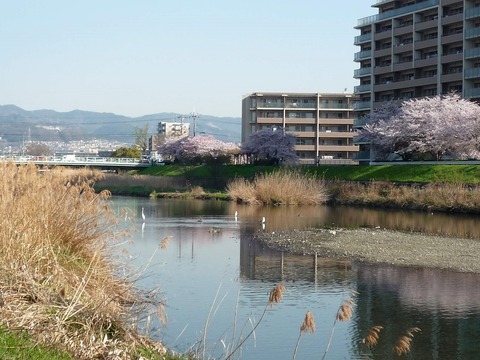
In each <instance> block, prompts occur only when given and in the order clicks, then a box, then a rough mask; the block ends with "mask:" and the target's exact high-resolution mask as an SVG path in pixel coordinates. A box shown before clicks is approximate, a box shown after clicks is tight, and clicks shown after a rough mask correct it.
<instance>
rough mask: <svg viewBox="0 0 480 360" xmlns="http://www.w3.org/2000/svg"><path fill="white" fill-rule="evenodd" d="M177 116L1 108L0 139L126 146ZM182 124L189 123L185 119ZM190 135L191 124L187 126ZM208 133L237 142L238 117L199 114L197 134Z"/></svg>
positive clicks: (4, 143) (176, 119) (239, 121)
mask: <svg viewBox="0 0 480 360" xmlns="http://www.w3.org/2000/svg"><path fill="white" fill-rule="evenodd" d="M179 116H180V114H176V113H158V114H151V115H144V116H141V117H136V118H132V117H127V116H122V115H116V114H112V113H97V112H90V111H82V110H74V111H69V112H57V111H53V110H34V111H27V110H23V109H21V108H19V107H18V106H15V105H0V140H1V142H2V143H3V145H17V144H21V143H22V142H25V141H30V140H31V141H60V142H69V141H78V140H93V139H104V140H110V141H118V142H122V143H127V144H133V143H134V142H135V136H134V134H135V128H143V127H144V126H145V125H147V124H148V129H149V134H154V133H156V132H157V125H158V123H159V122H180V118H179ZM183 121H184V122H190V123H192V121H193V119H192V118H189V117H188V116H187V117H186V118H185V119H184V120H183ZM190 129H191V132H192V131H193V124H191V125H190ZM202 133H205V134H209V135H212V136H214V137H216V138H217V139H220V140H222V141H226V142H240V138H241V118H235V117H215V116H210V115H203V114H199V117H197V118H196V134H197V135H198V134H202Z"/></svg>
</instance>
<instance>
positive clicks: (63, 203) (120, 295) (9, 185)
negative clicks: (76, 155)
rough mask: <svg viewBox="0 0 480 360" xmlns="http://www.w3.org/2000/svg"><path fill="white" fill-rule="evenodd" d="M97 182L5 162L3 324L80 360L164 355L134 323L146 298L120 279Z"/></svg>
mask: <svg viewBox="0 0 480 360" xmlns="http://www.w3.org/2000/svg"><path fill="white" fill-rule="evenodd" d="M97 178H98V173H97V174H96V173H93V172H89V171H85V172H84V173H79V172H75V173H74V175H72V174H68V173H65V172H61V171H52V172H44V173H39V172H38V170H37V169H36V168H35V166H33V165H26V166H19V167H17V166H16V165H15V164H13V163H5V162H1V163H0V295H1V298H2V300H3V305H2V306H0V324H1V325H2V326H4V327H6V328H8V329H9V330H11V331H27V332H28V333H29V334H30V335H31V336H32V337H33V338H34V339H35V340H36V341H38V342H40V343H43V344H46V345H47V346H53V347H56V348H60V349H62V350H66V351H68V352H69V353H71V354H72V355H73V356H74V357H75V358H80V359H92V358H104V359H110V358H112V359H113V358H125V359H129V358H133V357H134V354H135V352H136V351H137V349H138V346H146V347H150V348H154V349H156V350H158V351H161V350H162V348H161V346H160V345H157V344H154V343H153V342H151V341H149V340H148V339H146V338H144V337H142V336H140V335H138V334H137V333H136V332H134V331H133V330H131V325H129V323H130V321H131V315H132V312H131V311H132V305H133V304H135V303H137V302H138V301H139V300H140V297H139V295H138V294H136V293H135V292H134V290H133V289H132V285H131V283H130V282H129V281H128V280H127V279H121V278H119V277H116V276H114V274H115V273H116V270H117V269H116V268H115V267H114V265H113V263H112V262H111V261H110V260H109V257H108V255H107V253H106V251H105V250H106V249H107V241H109V240H113V238H112V236H113V235H112V234H113V233H114V226H115V224H114V221H113V216H111V213H110V211H109V209H108V206H107V203H106V201H105V200H106V199H107V198H108V195H109V194H108V193H107V192H102V193H100V194H96V193H95V192H94V191H93V190H92V187H91V185H92V184H93V182H95V181H96V179H97Z"/></svg>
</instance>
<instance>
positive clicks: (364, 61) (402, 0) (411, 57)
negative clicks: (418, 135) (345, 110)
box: [354, 0, 480, 126]
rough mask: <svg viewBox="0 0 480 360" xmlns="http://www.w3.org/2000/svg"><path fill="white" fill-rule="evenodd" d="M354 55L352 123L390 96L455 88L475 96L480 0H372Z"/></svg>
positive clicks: (478, 93) (478, 89) (479, 95)
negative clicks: (371, 11)
mask: <svg viewBox="0 0 480 360" xmlns="http://www.w3.org/2000/svg"><path fill="white" fill-rule="evenodd" d="M372 7H375V8H377V9H378V14H376V15H373V16H369V17H365V18H362V19H360V20H359V21H358V25H357V26H356V29H358V30H359V31H360V35H358V36H356V37H355V41H354V43H355V45H358V46H359V47H360V51H359V52H357V53H356V54H355V56H354V61H355V62H357V63H358V64H359V68H358V69H357V70H355V72H354V77H355V78H356V79H358V80H359V82H360V84H359V85H358V86H356V87H355V88H354V94H355V95H356V96H357V97H358V102H357V103H355V104H354V109H355V118H356V120H355V125H356V126H362V125H364V124H365V121H366V120H364V119H363V115H365V114H368V113H369V112H370V111H371V110H372V109H375V108H378V107H380V106H381V104H382V103H384V102H386V101H390V100H394V101H399V102H401V101H403V100H406V99H410V98H418V97H425V96H434V95H437V94H445V93H448V92H452V91H455V92H457V93H460V94H461V95H462V96H463V97H464V98H471V99H479V100H480V0H377V1H376V2H375V4H374V5H372Z"/></svg>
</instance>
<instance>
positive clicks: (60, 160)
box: [0, 155, 150, 166]
mask: <svg viewBox="0 0 480 360" xmlns="http://www.w3.org/2000/svg"><path fill="white" fill-rule="evenodd" d="M0 160H4V161H14V162H15V163H16V164H27V163H30V162H33V163H35V164H44V165H50V164H51V165H77V166H79V165H83V164H85V165H92V166H95V165H98V166H102V165H111V166H119V165H120V166H121V165H123V166H128V165H130V166H135V165H136V166H150V162H149V161H148V160H142V159H135V158H115V157H95V156H75V157H71V156H68V155H67V156H29V155H25V156H24V155H13V156H12V155H0Z"/></svg>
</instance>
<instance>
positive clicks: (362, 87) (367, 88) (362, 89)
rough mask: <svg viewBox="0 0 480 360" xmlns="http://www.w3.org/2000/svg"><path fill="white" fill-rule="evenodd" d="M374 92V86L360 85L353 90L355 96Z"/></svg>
mask: <svg viewBox="0 0 480 360" xmlns="http://www.w3.org/2000/svg"><path fill="white" fill-rule="evenodd" d="M371 91H372V84H366V85H358V86H355V87H354V88H353V92H354V93H355V94H362V93H367V92H371Z"/></svg>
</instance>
